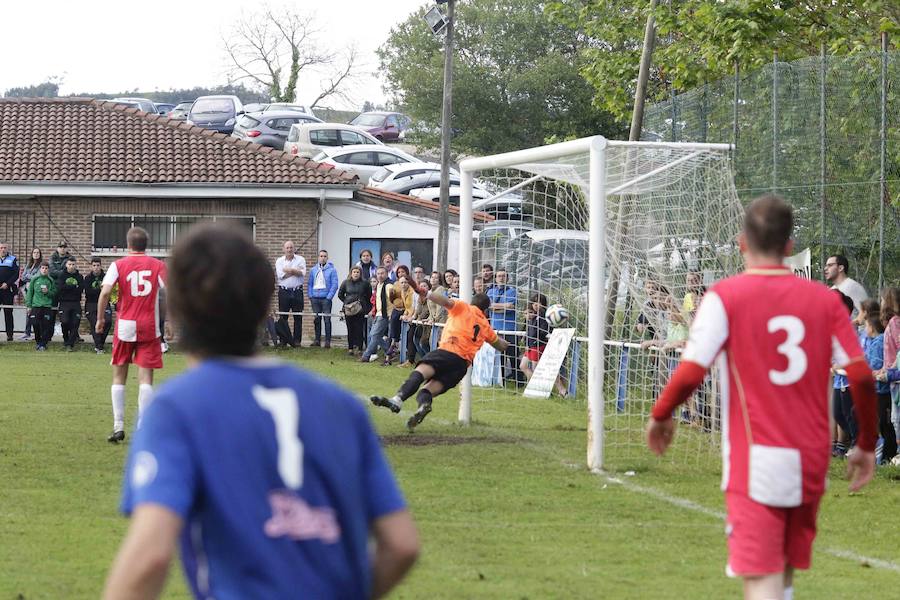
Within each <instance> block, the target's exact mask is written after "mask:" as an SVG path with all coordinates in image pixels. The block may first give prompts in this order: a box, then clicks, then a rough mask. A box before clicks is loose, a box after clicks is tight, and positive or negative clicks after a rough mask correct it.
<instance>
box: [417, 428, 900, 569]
mask: <svg viewBox="0 0 900 600" xmlns="http://www.w3.org/2000/svg"><path fill="white" fill-rule="evenodd" d="M410 412H411V411H410ZM429 421H431V422H432V423H439V424H441V425H456V424H457V423H456V421H447V420H444V419H441V418H432V419H429ZM479 427H481V428H482V429H487V430H491V431H494V432H496V433H498V434H504V435H509V431H506V430H498V429H495V428H493V427H490V426H489V425H484V424H480V425H479ZM517 441H518V442H519V443H520V444H521V445H523V446H528V447H530V448H531V449H532V450H534V451H536V452H539V453H541V454H544V455H548V456H551V457H553V458H554V459H556V460H559V461H560V462H561V463H562V464H564V465H569V464H570V463H569V462H567V461H566V460H564V459H562V458H561V457H560V456H559V455H558V454H556V453H555V452H553V451H552V450H550V449H549V448H547V447H545V446H544V445H542V444H539V443H535V442H534V441H531V443H527V444H525V443H522V442H524V441H525V440H522V439H517ZM593 473H594V474H595V475H599V476H601V477H603V478H604V479H606V481H608V482H609V483H614V484H618V485H621V486H622V487H624V488H625V489H626V490H629V491H631V492H635V493H637V494H645V495H647V496H652V497H654V498H656V499H657V500H662V501H663V502H667V503H669V504H671V505H672V506H677V507H678V508H683V509H685V510H690V511H693V512H696V513H700V514H702V515H706V516H707V517H712V518H714V519H718V520H719V521H725V513H724V512H722V511H719V510H715V509H713V508H708V507H706V506H703V505H702V504H698V503H696V502H694V501H693V500H688V499H687V498H681V497H679V496H672V495H671V494H667V493H666V492H664V491H662V490H658V489H656V488H652V487H647V486H644V485H638V484H636V483H631V482H630V481H625V480H623V479H619V478H618V477H613V476H611V475H609V474H607V473H606V472H605V471H601V470H597V471H593ZM818 550H819V551H821V552H824V553H825V554H829V555H831V556H833V557H835V558H843V559H846V560H852V561H854V562H858V563H860V564H864V565H868V566H870V567H874V568H876V569H884V570H885V571H894V572H895V573H900V564H897V563H895V562H893V561H890V560H884V559H881V558H873V557H871V556H866V555H864V554H858V553H856V552H853V551H852V550H845V549H843V548H833V547H825V548H822V547H820V548H818Z"/></svg>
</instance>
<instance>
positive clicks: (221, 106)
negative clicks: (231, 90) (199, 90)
mask: <svg viewBox="0 0 900 600" xmlns="http://www.w3.org/2000/svg"><path fill="white" fill-rule="evenodd" d="M191 112H192V113H195V114H199V113H207V114H211V113H219V114H231V113H233V112H234V103H233V102H232V101H231V100H229V99H227V98H201V99H200V100H197V101H196V102H194V106H193V108H192V109H191Z"/></svg>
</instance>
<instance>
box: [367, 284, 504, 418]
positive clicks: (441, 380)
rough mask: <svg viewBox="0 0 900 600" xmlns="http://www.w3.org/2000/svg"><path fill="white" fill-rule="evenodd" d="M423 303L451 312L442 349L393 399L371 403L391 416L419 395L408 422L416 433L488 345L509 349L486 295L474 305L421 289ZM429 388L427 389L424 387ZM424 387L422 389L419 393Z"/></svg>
mask: <svg viewBox="0 0 900 600" xmlns="http://www.w3.org/2000/svg"><path fill="white" fill-rule="evenodd" d="M417 291H418V292H419V296H421V298H422V300H423V301H425V300H431V301H432V302H434V303H435V304H439V305H440V306H443V307H444V308H446V309H447V323H446V324H445V325H444V331H443V333H442V334H441V341H440V342H439V343H438V349H437V350H432V351H431V352H429V353H428V354H426V355H425V356H424V357H423V358H422V360H420V361H419V362H418V363H417V364H416V368H415V370H414V371H413V372H412V373H410V374H409V378H407V380H406V381H405V382H403V385H401V386H400V389H399V390H397V393H396V394H395V395H394V396H393V397H391V398H385V397H383V396H372V397H371V398H369V400H370V401H371V402H372V404H374V405H375V406H383V407H385V408H387V409H390V411H391V412H394V413H398V412H400V408H401V407H402V406H403V402H404V400H406V399H407V398H409V397H410V396H412V395H413V394H415V393H416V390H418V392H419V393H418V394H416V403H417V404H418V408H417V409H416V412H414V413H413V415H412V416H411V417H410V418H409V420H408V421H407V422H406V427H407V428H408V429H409V430H410V431H413V430H414V429H415V428H416V426H417V425H419V424H420V423H421V422H422V421H423V420H424V419H425V417H426V416H428V413H430V412H431V403H432V400H433V399H434V397H435V396H439V395H441V394H443V393H444V392H446V391H447V390H449V389H452V388H454V387H456V385H457V384H458V383H459V382H460V381H462V378H463V377H465V376H466V373H467V372H468V370H469V365H471V364H472V360H473V359H474V358H475V355H476V354H477V353H478V351H479V350H480V349H481V346H482V345H484V344H485V343H488V344H490V345H491V346H493V347H494V348H496V349H497V350H499V351H500V352H503V351H505V350H506V349H507V348H508V347H509V343H507V342H506V341H505V340H503V339H501V338H499V337H498V336H497V333H496V332H495V331H494V329H493V328H492V327H491V324H490V321H489V320H488V316H487V313H488V310H489V309H490V306H491V300H490V298H488V297H487V295H486V294H475V295H474V296H473V297H472V303H471V304H469V303H467V302H463V301H462V300H459V299H458V298H447V297H446V296H443V295H442V294H435V293H434V292H429V291H428V288H427V287H425V286H421V287H419V288H418V290H417ZM423 383H424V384H425V385H424V386H423V385H422V384H423ZM420 386H421V388H422V389H419V387H420Z"/></svg>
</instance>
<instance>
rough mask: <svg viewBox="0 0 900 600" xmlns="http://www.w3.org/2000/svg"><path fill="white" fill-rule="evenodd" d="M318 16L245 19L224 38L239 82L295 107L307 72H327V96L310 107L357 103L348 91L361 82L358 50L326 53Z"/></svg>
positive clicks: (266, 14)
mask: <svg viewBox="0 0 900 600" xmlns="http://www.w3.org/2000/svg"><path fill="white" fill-rule="evenodd" d="M317 33H318V32H317V31H316V28H315V22H314V19H313V17H312V16H310V15H304V14H301V13H299V12H295V11H292V10H291V9H289V8H285V9H283V10H281V11H277V12H276V11H274V10H272V9H271V8H266V9H264V10H263V11H262V12H259V13H255V14H252V15H249V16H245V17H243V18H241V19H240V20H239V21H238V22H237V23H236V24H235V25H234V27H233V28H232V30H231V31H230V32H229V33H228V34H227V35H225V36H223V43H224V45H225V52H226V54H227V55H228V59H229V61H230V62H231V63H232V64H233V71H234V73H233V75H234V77H235V81H242V80H245V81H249V82H251V84H252V85H255V86H258V87H259V88H261V89H262V90H264V91H265V92H266V93H267V94H268V96H269V97H270V98H271V100H272V101H275V102H294V101H295V100H296V98H297V81H298V80H299V77H300V74H301V73H307V72H315V73H320V72H322V71H325V72H326V75H324V76H323V77H322V79H321V81H320V84H321V91H320V92H319V95H318V96H316V97H315V99H314V100H313V101H312V102H310V107H315V106H316V105H317V104H318V103H319V102H321V101H322V100H324V99H325V98H339V99H342V100H344V101H347V102H352V100H351V98H350V97H349V90H348V87H349V85H350V84H351V83H352V81H353V80H354V79H355V78H356V77H357V72H356V68H357V64H356V63H357V60H358V54H357V50H356V48H355V47H352V46H351V47H348V48H346V49H344V50H343V51H341V52H331V51H326V50H322V49H321V44H320V43H319V41H318V40H317V39H316V34H317Z"/></svg>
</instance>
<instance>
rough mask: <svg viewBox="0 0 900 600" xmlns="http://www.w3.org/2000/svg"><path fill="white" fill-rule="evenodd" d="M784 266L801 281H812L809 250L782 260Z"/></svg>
mask: <svg viewBox="0 0 900 600" xmlns="http://www.w3.org/2000/svg"><path fill="white" fill-rule="evenodd" d="M784 266H786V267H790V268H791V269H792V270H793V271H794V275H796V276H797V277H802V278H803V279H812V252H810V251H809V248H807V249H806V250H804V251H803V252H800V253H799V254H795V255H793V256H788V257H786V258H785V259H784Z"/></svg>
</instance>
